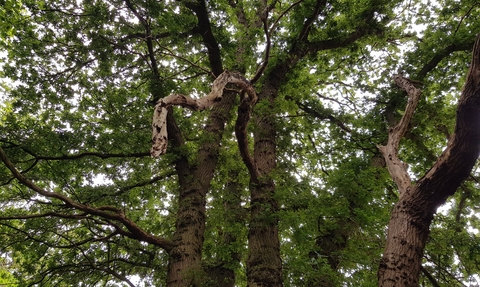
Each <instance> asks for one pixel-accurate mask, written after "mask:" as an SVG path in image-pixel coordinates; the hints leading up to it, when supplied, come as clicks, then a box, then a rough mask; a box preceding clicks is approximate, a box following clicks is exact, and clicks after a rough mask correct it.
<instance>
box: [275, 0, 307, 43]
mask: <svg viewBox="0 0 480 287" xmlns="http://www.w3.org/2000/svg"><path fill="white" fill-rule="evenodd" d="M303 1H305V0H299V1H297V2H295V3H293V4H292V5H290V7H288V8H287V9H286V10H285V11H283V12H282V14H280V16H278V18H277V20H276V21H275V22H274V23H273V25H272V27H271V28H270V31H269V32H268V34H269V35H271V34H272V33H273V31H274V30H275V29H276V28H277V24H278V22H279V21H280V19H282V18H283V17H284V16H285V15H287V13H288V12H289V11H290V10H292V9H293V8H294V7H295V6H297V5H299V4H300V3H302V2H303Z"/></svg>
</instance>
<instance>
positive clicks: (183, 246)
mask: <svg viewBox="0 0 480 287" xmlns="http://www.w3.org/2000/svg"><path fill="white" fill-rule="evenodd" d="M234 100H235V94H234V93H226V94H225V95H224V99H223V101H222V102H220V103H218V104H217V105H216V106H215V107H214V108H213V109H212V111H211V113H210V116H209V121H208V123H207V125H206V126H205V132H206V133H208V134H209V135H210V138H211V139H212V140H209V141H208V142H204V143H203V144H202V146H201V148H200V150H199V152H198V156H197V160H196V162H197V165H195V166H190V165H189V164H188V163H187V162H185V161H183V162H178V163H177V172H178V175H179V182H180V194H179V198H178V203H179V207H178V212H177V221H176V231H175V235H174V238H173V242H174V243H175V247H174V248H173V249H172V251H171V252H170V253H169V254H170V261H169V268H168V274H167V286H169V287H170V286H175V287H176V286H183V287H185V286H200V285H201V283H202V281H203V280H204V278H203V277H204V274H203V268H202V264H201V263H202V262H201V259H202V246H203V239H204V233H205V197H206V194H207V192H208V189H209V187H210V182H211V180H212V178H213V172H214V170H215V167H216V165H217V161H218V152H219V148H220V144H219V143H220V141H221V138H222V134H223V130H224V126H225V122H226V120H227V116H228V114H229V113H228V111H229V110H231V109H232V107H233V103H234Z"/></svg>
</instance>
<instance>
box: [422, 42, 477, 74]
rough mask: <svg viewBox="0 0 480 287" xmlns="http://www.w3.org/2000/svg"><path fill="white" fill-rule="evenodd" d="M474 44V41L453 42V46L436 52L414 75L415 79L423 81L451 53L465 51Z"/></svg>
mask: <svg viewBox="0 0 480 287" xmlns="http://www.w3.org/2000/svg"><path fill="white" fill-rule="evenodd" d="M473 44H474V41H467V42H463V43H462V42H460V43H459V42H458V41H455V42H454V43H453V44H451V45H448V46H447V47H445V48H444V49H443V50H440V51H438V52H437V54H436V55H435V56H433V58H432V59H430V61H428V62H427V63H426V64H425V65H424V66H423V68H422V69H421V70H420V72H418V74H417V75H416V77H415V79H416V80H419V81H421V80H423V79H424V78H425V77H426V76H427V74H428V73H429V72H430V71H432V70H433V69H435V67H436V66H437V65H438V64H439V63H440V62H441V61H442V60H443V59H444V58H446V57H448V56H449V55H450V54H451V53H453V52H456V51H465V50H469V49H470V48H471V47H472V46H473Z"/></svg>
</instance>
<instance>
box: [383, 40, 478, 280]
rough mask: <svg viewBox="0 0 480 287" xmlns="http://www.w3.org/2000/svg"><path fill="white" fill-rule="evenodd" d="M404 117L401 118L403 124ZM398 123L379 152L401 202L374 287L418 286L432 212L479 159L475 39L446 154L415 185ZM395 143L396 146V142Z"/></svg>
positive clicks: (403, 83)
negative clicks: (403, 155) (401, 145)
mask: <svg viewBox="0 0 480 287" xmlns="http://www.w3.org/2000/svg"><path fill="white" fill-rule="evenodd" d="M402 78H403V77H401V76H398V77H397V78H396V82H397V84H398V85H399V86H400V87H401V88H403V89H404V90H406V91H407V93H408V94H409V104H408V105H407V110H406V111H405V116H407V117H408V115H410V118H411V114H413V110H412V111H410V110H409V108H412V106H413V109H414V106H415V105H416V102H415V101H418V96H417V94H418V90H417V89H416V88H415V87H414V86H413V85H412V84H411V83H408V80H405V79H403V80H402ZM405 116H404V118H405ZM404 118H402V120H401V121H400V123H399V124H398V125H397V126H396V127H394V128H392V129H391V130H390V133H389V141H388V144H387V146H385V147H379V149H380V151H381V152H382V153H383V155H384V157H385V160H386V162H387V166H388V169H389V172H390V174H391V176H392V178H393V179H394V180H395V182H396V183H397V185H398V187H399V192H400V199H399V201H398V203H397V204H396V205H395V207H394V209H393V211H392V215H391V218H390V223H389V225H388V236H387V243H386V246H385V252H384V254H383V258H382V261H381V263H380V268H379V270H378V286H382V287H393V286H397V287H399V286H402V287H414V286H415V287H416V286H418V282H419V276H420V270H421V261H422V256H423V250H424V247H425V243H426V241H427V239H428V234H429V227H430V223H431V221H432V219H433V215H434V214H435V212H436V209H437V208H438V207H439V206H440V205H442V204H444V203H445V201H446V199H447V197H448V196H451V195H452V194H454V193H455V191H456V189H457V188H458V187H459V185H460V184H461V183H462V181H463V180H465V178H467V176H468V175H469V173H470V171H471V169H472V167H473V165H474V164H475V161H476V160H477V158H478V156H479V153H480V36H479V37H478V38H477V41H476V42H475V45H474V48H473V57H472V63H471V66H470V70H469V72H468V75H467V80H466V83H465V86H464V89H463V91H462V95H461V98H460V101H459V104H458V109H457V122H456V126H455V132H454V134H453V135H452V137H451V139H450V141H449V143H448V146H447V148H446V149H445V151H444V152H443V153H442V155H440V157H439V158H438V159H437V161H436V162H435V164H434V165H433V167H432V168H431V169H430V170H429V171H428V172H427V173H426V174H425V175H424V176H423V177H422V178H421V179H420V180H418V182H417V183H416V184H415V185H411V184H410V180H409V177H408V173H407V169H406V166H405V165H404V164H403V163H401V162H400V161H399V160H398V155H397V153H398V143H399V139H400V138H401V137H402V136H403V133H404V132H405V130H406V126H407V125H408V124H409V121H410V119H405V120H404ZM397 139H398V140H397Z"/></svg>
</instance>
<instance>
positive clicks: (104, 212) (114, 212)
mask: <svg viewBox="0 0 480 287" xmlns="http://www.w3.org/2000/svg"><path fill="white" fill-rule="evenodd" d="M0 159H1V160H2V161H3V163H4V164H5V166H6V167H7V168H8V169H9V170H10V172H11V173H12V174H13V176H14V177H15V178H16V179H17V180H18V181H19V182H20V183H21V184H23V185H24V186H26V187H28V188H30V189H31V190H33V191H35V192H36V193H38V194H40V195H43V196H45V197H48V198H55V199H58V200H60V201H62V202H63V203H64V204H65V205H66V206H67V207H70V208H74V209H76V210H80V211H83V212H84V213H86V214H91V215H96V216H99V217H102V218H104V219H107V220H112V221H117V222H119V223H121V224H123V226H125V227H126V228H127V230H128V233H127V232H125V233H124V235H126V236H128V237H130V238H132V239H136V240H140V241H144V242H148V243H150V244H153V245H156V246H159V247H161V248H163V249H165V250H166V251H167V252H168V251H170V250H171V249H172V248H173V246H174V245H173V243H172V242H171V241H170V240H166V239H164V238H161V237H157V236H154V235H151V234H148V233H147V232H145V231H144V230H143V229H141V228H140V227H139V226H138V225H136V224H135V223H134V222H133V221H132V220H131V219H129V218H127V217H126V216H125V214H124V213H123V211H121V210H118V209H117V208H114V207H105V206H103V207H100V208H94V207H91V206H88V205H85V204H81V203H79V202H76V201H74V200H72V199H70V198H69V197H67V196H65V195H63V194H60V193H57V192H52V191H47V190H44V189H43V188H41V187H39V186H37V185H35V184H34V183H33V182H31V181H30V180H29V179H27V178H26V177H25V176H24V175H22V174H21V173H20V172H19V171H18V170H17V169H16V168H15V166H14V165H13V163H12V162H11V161H10V159H9V158H8V157H7V155H6V154H5V151H4V150H3V149H2V148H1V147H0Z"/></svg>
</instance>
